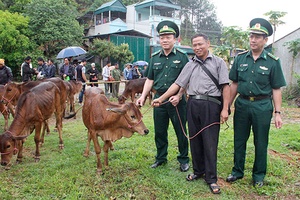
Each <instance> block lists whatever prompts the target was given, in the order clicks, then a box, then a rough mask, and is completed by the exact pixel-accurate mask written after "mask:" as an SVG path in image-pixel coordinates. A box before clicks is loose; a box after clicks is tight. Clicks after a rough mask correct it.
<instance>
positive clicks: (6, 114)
mask: <svg viewBox="0 0 300 200" xmlns="http://www.w3.org/2000/svg"><path fill="white" fill-rule="evenodd" d="M2 114H3V117H4V131H6V130H7V129H8V116H9V113H8V112H7V111H5V112H3V113H2Z"/></svg>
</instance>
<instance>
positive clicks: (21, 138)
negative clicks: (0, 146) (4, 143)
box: [12, 135, 28, 140]
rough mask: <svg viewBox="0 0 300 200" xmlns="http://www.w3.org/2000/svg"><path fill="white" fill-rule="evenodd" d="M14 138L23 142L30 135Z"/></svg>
mask: <svg viewBox="0 0 300 200" xmlns="http://www.w3.org/2000/svg"><path fill="white" fill-rule="evenodd" d="M12 137H13V140H23V139H25V138H27V137H28V135H23V136H12Z"/></svg>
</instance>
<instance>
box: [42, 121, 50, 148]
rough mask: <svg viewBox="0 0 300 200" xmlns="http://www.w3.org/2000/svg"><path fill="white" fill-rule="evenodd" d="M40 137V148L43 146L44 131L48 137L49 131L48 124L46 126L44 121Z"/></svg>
mask: <svg viewBox="0 0 300 200" xmlns="http://www.w3.org/2000/svg"><path fill="white" fill-rule="evenodd" d="M42 127H43V128H42V136H41V139H40V146H42V145H43V144H44V142H45V141H44V138H45V131H46V130H47V135H50V129H49V124H48V120H45V121H44V122H43V124H42Z"/></svg>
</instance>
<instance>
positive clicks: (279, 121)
mask: <svg viewBox="0 0 300 200" xmlns="http://www.w3.org/2000/svg"><path fill="white" fill-rule="evenodd" d="M274 120H275V127H276V128H281V127H282V119H281V116H280V114H275V117H274Z"/></svg>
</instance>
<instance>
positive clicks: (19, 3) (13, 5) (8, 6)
mask: <svg viewBox="0 0 300 200" xmlns="http://www.w3.org/2000/svg"><path fill="white" fill-rule="evenodd" d="M30 2H31V0H1V1H0V10H8V11H9V12H17V13H22V12H23V11H24V7H25V6H26V5H27V4H29V3H30Z"/></svg>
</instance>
